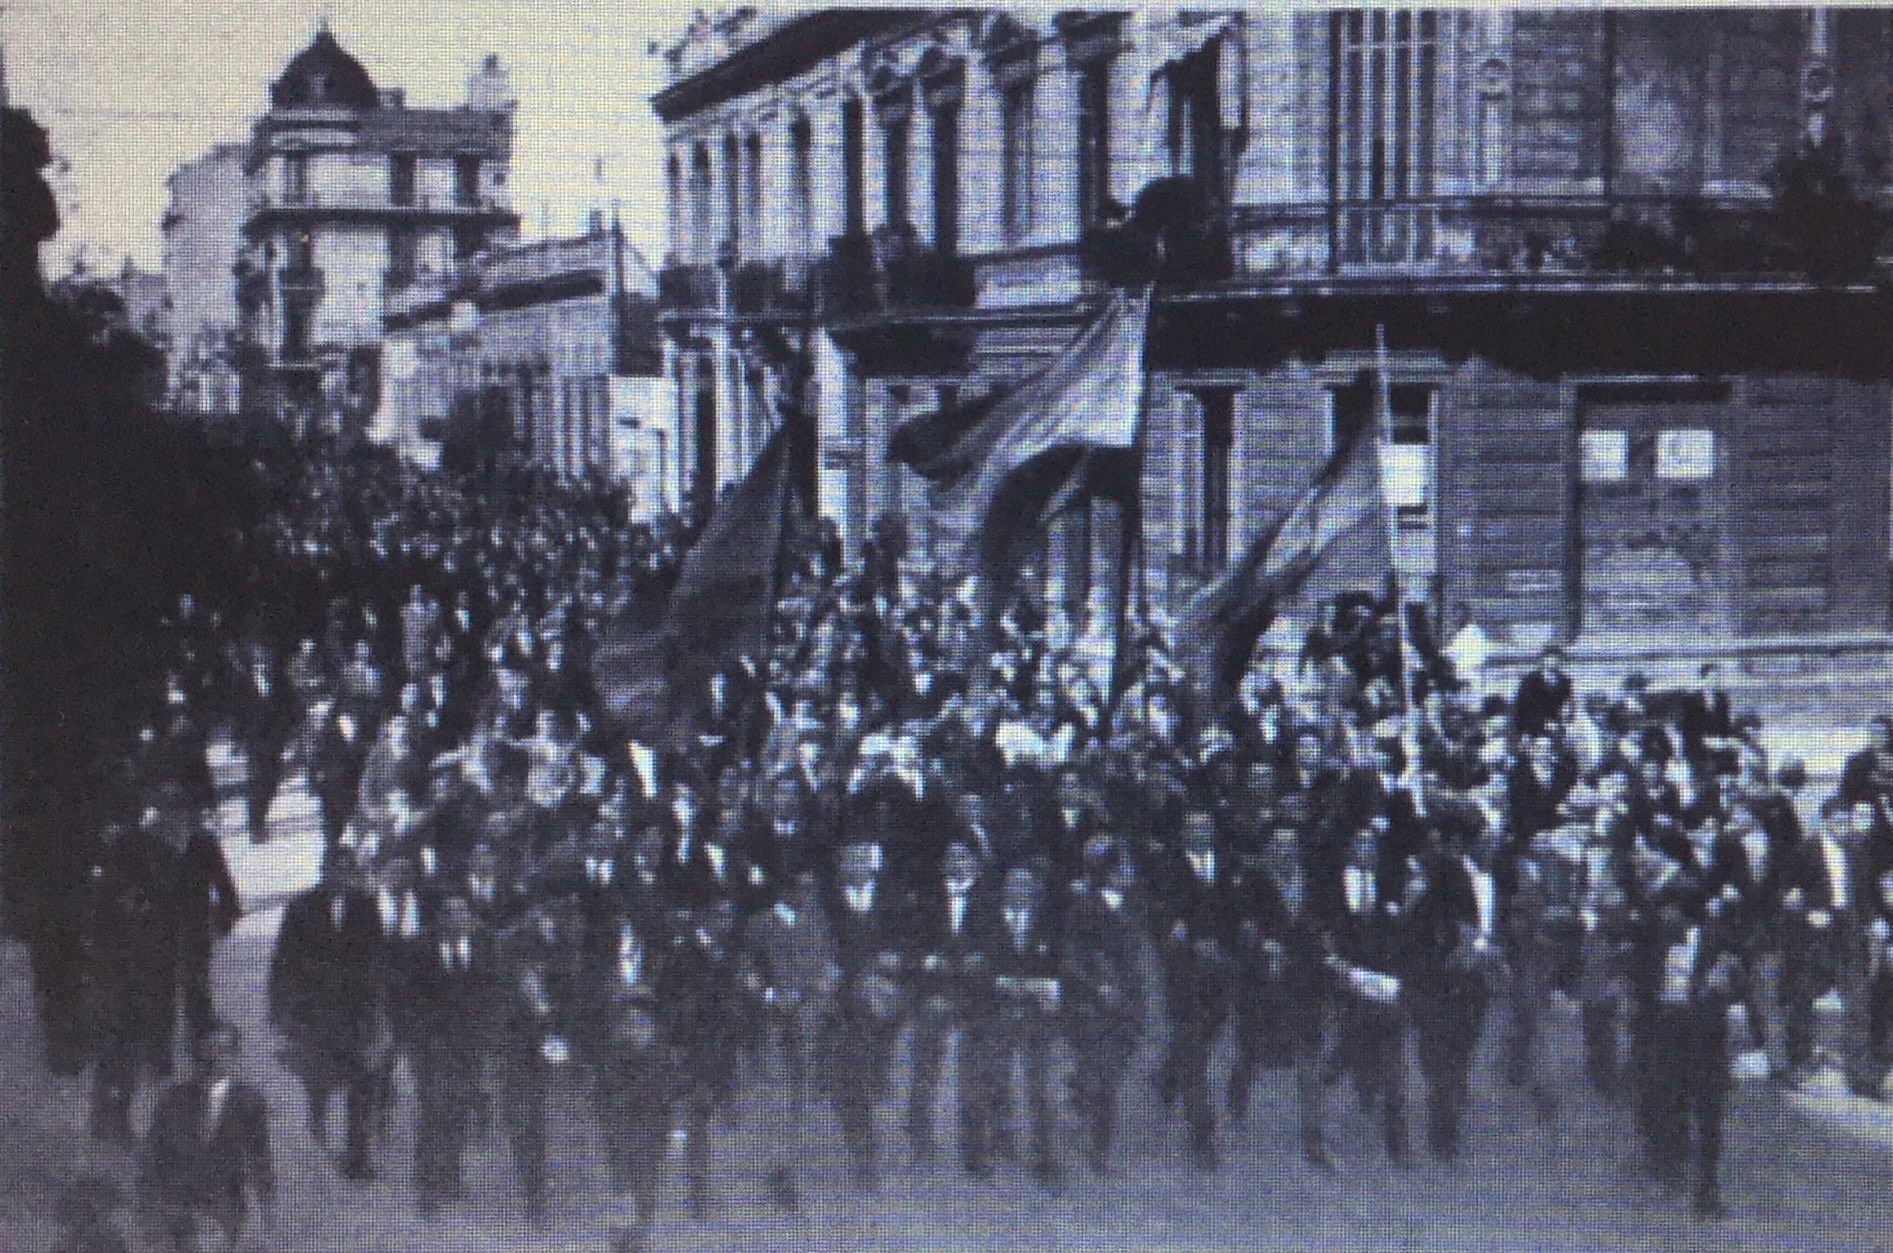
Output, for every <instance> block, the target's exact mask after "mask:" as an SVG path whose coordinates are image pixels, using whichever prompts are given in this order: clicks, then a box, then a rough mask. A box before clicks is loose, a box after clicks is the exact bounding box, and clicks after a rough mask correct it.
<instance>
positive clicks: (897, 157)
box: [878, 83, 913, 226]
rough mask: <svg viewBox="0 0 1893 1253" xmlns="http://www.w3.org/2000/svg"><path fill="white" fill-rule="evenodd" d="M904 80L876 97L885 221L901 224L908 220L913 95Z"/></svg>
mask: <svg viewBox="0 0 1893 1253" xmlns="http://www.w3.org/2000/svg"><path fill="white" fill-rule="evenodd" d="M905 87H906V85H905V84H904V83H903V84H902V85H901V88H899V89H895V90H891V91H889V92H888V93H887V94H886V95H884V96H882V97H881V98H880V100H879V101H878V104H879V108H880V114H881V141H882V156H883V158H884V159H883V162H882V165H883V171H882V187H883V190H884V192H885V201H884V204H883V207H884V208H885V209H886V210H887V224H888V225H889V226H900V225H901V224H902V223H904V222H907V221H909V216H910V204H911V199H910V196H909V192H910V190H911V189H910V188H909V186H908V181H907V180H908V177H909V168H908V167H909V165H910V161H909V159H908V155H909V154H908V145H909V141H910V139H911V138H912V134H913V131H912V127H913V110H912V98H911V96H910V94H909V92H908V91H907V90H905Z"/></svg>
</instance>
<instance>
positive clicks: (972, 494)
mask: <svg viewBox="0 0 1893 1253" xmlns="http://www.w3.org/2000/svg"><path fill="white" fill-rule="evenodd" d="M1150 297H1151V293H1150V289H1149V288H1145V289H1144V290H1142V291H1138V292H1126V291H1119V292H1116V293H1114V294H1113V295H1112V297H1111V301H1110V303H1109V304H1108V305H1107V306H1106V307H1105V309H1104V311H1103V312H1102V313H1100V314H1099V315H1098V316H1097V318H1096V319H1094V320H1093V321H1092V322H1091V324H1090V325H1088V326H1087V327H1085V329H1084V330H1082V331H1080V332H1079V334H1078V336H1077V338H1076V339H1074V340H1072V342H1071V344H1070V345H1068V346H1067V347H1066V348H1065V349H1064V350H1063V351H1062V352H1060V353H1059V354H1058V356H1057V357H1055V358H1054V359H1053V360H1052V361H1051V363H1050V364H1048V365H1047V366H1045V367H1044V368H1043V369H1041V370H1039V371H1037V372H1036V373H1034V374H1032V375H1029V376H1028V377H1027V378H1025V379H1024V380H1022V381H1021V382H1019V383H1017V384H1014V385H1012V386H1010V387H1005V388H1001V389H999V390H998V391H996V392H994V393H993V394H991V395H989V396H986V397H983V398H981V399H979V400H977V401H974V402H972V403H971V404H969V405H966V406H962V407H956V408H949V409H945V410H942V411H940V412H937V413H933V414H929V415H927V416H926V417H922V418H917V419H915V420H914V421H912V422H909V423H907V424H906V425H904V426H902V427H901V428H900V429H899V430H897V431H895V432H894V434H893V437H892V438H891V439H890V440H889V443H888V456H889V458H890V459H892V460H895V461H900V462H904V463H905V464H907V465H910V466H912V467H913V468H914V470H915V472H917V473H918V474H919V475H920V476H921V477H922V478H925V479H927V480H929V481H930V482H931V483H932V484H933V485H934V499H933V505H934V517H935V520H936V525H937V526H938V528H939V534H940V535H941V536H942V538H943V540H944V541H945V542H944V549H943V553H942V556H943V559H944V561H945V563H946V564H947V565H948V566H949V567H950V568H956V569H959V570H961V571H963V572H968V573H978V574H980V575H981V576H983V580H984V581H989V582H1004V581H1005V580H1007V579H1009V578H1010V575H1011V572H1012V569H1013V567H1014V566H1016V564H1017V559H1018V556H1019V553H1020V550H1021V548H1022V547H1023V545H1024V544H1025V543H1026V542H1027V541H1029V540H1031V539H1033V538H1035V537H1036V536H1038V535H1040V534H1043V532H1044V530H1045V527H1046V525H1047V524H1048V523H1049V522H1050V521H1051V519H1052V518H1053V517H1054V516H1056V515H1057V514H1058V513H1059V512H1060V511H1061V510H1063V509H1064V508H1065V507H1066V506H1068V505H1070V504H1071V503H1073V502H1074V501H1075V500H1077V499H1078V498H1079V497H1080V496H1081V495H1082V494H1083V493H1084V492H1085V491H1086V490H1088V487H1089V485H1090V483H1091V479H1092V477H1093V475H1094V473H1096V472H1101V471H1102V470H1103V469H1104V468H1105V466H1106V465H1107V464H1108V462H1109V461H1110V460H1111V456H1110V455H1111V454H1119V453H1128V452H1130V451H1131V450H1132V449H1134V448H1135V447H1136V446H1137V438H1138V432H1139V430H1140V428H1141V427H1142V424H1143V414H1144V338H1145V335H1146V333H1147V331H1148V327H1149V320H1150Z"/></svg>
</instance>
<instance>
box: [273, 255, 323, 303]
mask: <svg viewBox="0 0 1893 1253" xmlns="http://www.w3.org/2000/svg"><path fill="white" fill-rule="evenodd" d="M276 284H277V286H278V287H280V288H282V290H283V293H284V294H285V295H289V294H291V293H300V294H307V295H310V296H319V295H321V294H322V271H321V270H320V269H318V268H317V267H316V266H313V265H310V264H308V263H307V262H291V263H289V264H288V265H285V266H283V267H281V268H280V269H278V270H277V271H276Z"/></svg>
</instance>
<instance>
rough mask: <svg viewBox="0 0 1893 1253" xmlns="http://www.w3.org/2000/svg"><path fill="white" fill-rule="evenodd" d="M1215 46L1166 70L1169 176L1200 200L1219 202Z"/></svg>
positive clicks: (1221, 157)
mask: <svg viewBox="0 0 1893 1253" xmlns="http://www.w3.org/2000/svg"><path fill="white" fill-rule="evenodd" d="M1221 55H1222V49H1221V44H1220V42H1218V43H1212V44H1211V45H1210V46H1209V47H1207V48H1204V49H1203V50H1202V51H1201V52H1198V53H1196V54H1194V55H1192V56H1189V57H1186V58H1184V59H1183V60H1181V61H1178V62H1175V63H1173V64H1172V65H1170V66H1169V67H1168V70H1167V76H1168V78H1169V80H1170V119H1169V131H1170V133H1169V141H1170V172H1171V173H1172V174H1178V175H1182V176H1184V177H1187V178H1190V179H1191V180H1193V181H1194V182H1195V183H1196V185H1197V186H1198V187H1199V188H1200V189H1201V190H1202V191H1203V193H1204V198H1205V200H1206V201H1207V202H1208V203H1209V204H1210V205H1214V206H1220V205H1221V204H1222V203H1223V201H1224V199H1225V191H1224V179H1225V177H1226V176H1225V170H1226V168H1227V160H1226V156H1225V149H1224V138H1223V122H1222V100H1221V98H1220V94H1219V92H1220V87H1219V79H1218V74H1217V70H1218V65H1219V59H1220V57H1221Z"/></svg>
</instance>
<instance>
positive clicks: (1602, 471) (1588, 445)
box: [1581, 430, 1630, 483]
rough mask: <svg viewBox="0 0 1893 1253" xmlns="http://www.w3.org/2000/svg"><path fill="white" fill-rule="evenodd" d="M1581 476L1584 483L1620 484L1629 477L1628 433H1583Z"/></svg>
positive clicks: (1593, 431)
mask: <svg viewBox="0 0 1893 1253" xmlns="http://www.w3.org/2000/svg"><path fill="white" fill-rule="evenodd" d="M1581 442H1582V445H1583V476H1584V481H1585V482H1586V483H1620V482H1622V481H1623V480H1625V479H1627V478H1629V477H1630V433H1629V432H1628V431H1613V430H1591V431H1585V432H1584V435H1583V438H1582V441H1581Z"/></svg>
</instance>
